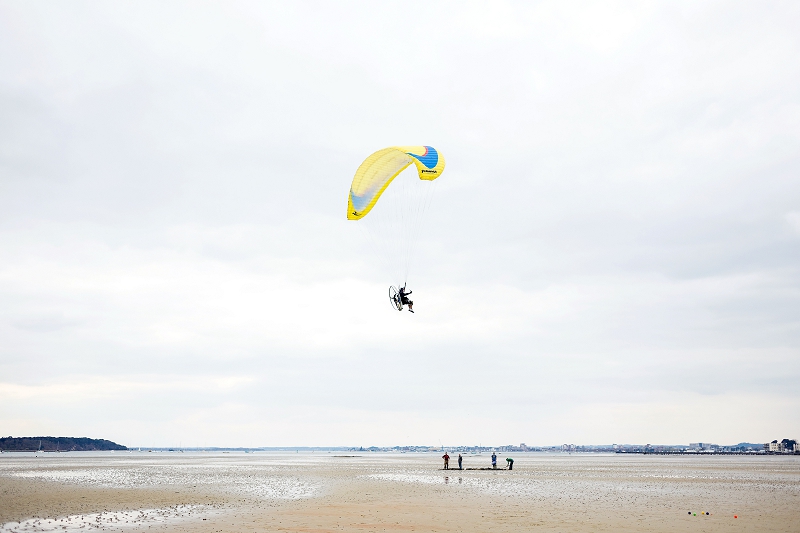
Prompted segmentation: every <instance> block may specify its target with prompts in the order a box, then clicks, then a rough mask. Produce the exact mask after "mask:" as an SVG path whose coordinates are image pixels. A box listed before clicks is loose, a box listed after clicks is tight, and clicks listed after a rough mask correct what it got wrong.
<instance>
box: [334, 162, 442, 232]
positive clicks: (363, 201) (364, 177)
mask: <svg viewBox="0 0 800 533" xmlns="http://www.w3.org/2000/svg"><path fill="white" fill-rule="evenodd" d="M412 163H414V164H415V165H416V167H417V173H418V174H419V179H421V180H427V181H433V180H435V179H436V178H438V177H439V176H441V174H442V171H443V170H444V157H442V156H441V154H439V152H437V151H436V149H435V148H433V147H432V146H392V147H389V148H384V149H383V150H378V151H377V152H375V153H374V154H372V155H371V156H369V157H368V158H366V159H365V160H364V162H363V163H361V166H359V167H358V170H356V175H355V177H353V183H352V184H351V185H350V194H349V195H348V197H347V219H348V220H359V219H361V218H363V217H365V216H366V215H367V214H368V213H369V212H370V211H371V210H372V208H373V207H375V204H376V203H377V202H378V199H379V198H380V197H381V195H382V194H383V192H384V191H385V190H386V188H387V187H388V186H389V185H390V184H391V183H392V180H394V178H396V177H397V175H398V174H400V173H401V172H402V171H403V170H405V169H406V168H407V167H408V166H409V165H411V164H412Z"/></svg>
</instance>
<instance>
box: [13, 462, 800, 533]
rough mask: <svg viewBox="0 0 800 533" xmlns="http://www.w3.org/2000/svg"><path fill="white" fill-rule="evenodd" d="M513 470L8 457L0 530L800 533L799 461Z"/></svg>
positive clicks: (519, 465)
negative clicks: (692, 532)
mask: <svg viewBox="0 0 800 533" xmlns="http://www.w3.org/2000/svg"><path fill="white" fill-rule="evenodd" d="M513 457H514V459H515V463H514V470H513V471H508V470H497V471H485V470H462V471H459V470H455V469H451V470H449V471H443V470H441V468H442V465H441V461H440V458H439V456H438V454H363V455H361V456H358V457H352V456H351V457H336V456H334V455H333V454H326V453H315V454H311V453H306V454H288V453H286V454H278V453H254V454H244V453H240V454H208V453H191V454H190V453H186V454H182V453H138V452H135V453H116V454H110V453H106V454H90V453H66V454H41V455H40V457H34V456H33V455H31V454H26V455H22V454H2V455H0V524H3V525H2V527H0V531H2V532H3V533H5V532H11V531H15V532H21V531H78V530H81V531H87V530H97V531H101V530H102V531H154V530H158V531H216V532H222V533H226V532H234V531H298V532H323V531H360V532H361V531H442V532H445V531H465V532H473V531H474V532H478V531H492V532H497V531H500V532H503V531H509V532H510V531H530V530H536V531H658V532H661V531H664V532H666V531H708V532H714V531H790V532H791V531H798V532H800V457H742V456H735V457H719V456H716V457H670V456H666V457H665V456H619V455H605V456H603V455H589V454H580V455H578V454H575V455H567V454H513ZM498 458H499V459H500V458H501V459H502V460H505V456H504V455H502V456H499V457H498ZM488 462H489V457H488V456H487V455H483V456H466V457H465V462H464V466H465V467H467V468H483V467H486V466H487V464H488ZM119 511H124V512H126V513H124V514H114V513H115V512H119ZM689 512H691V513H692V514H688V513H689ZM705 512H708V513H710V514H709V515H705V514H703V515H702V516H701V513H705ZM734 515H737V516H738V518H734ZM34 517H36V519H38V521H30V520H29V519H32V518H34ZM47 519H50V520H51V522H47ZM54 519H55V521H52V520H54ZM25 520H29V521H28V522H25ZM20 522H22V523H21V524H20Z"/></svg>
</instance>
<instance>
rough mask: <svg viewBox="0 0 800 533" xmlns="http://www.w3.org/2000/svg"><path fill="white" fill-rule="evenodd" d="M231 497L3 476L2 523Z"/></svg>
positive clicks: (218, 502) (218, 503)
mask: <svg viewBox="0 0 800 533" xmlns="http://www.w3.org/2000/svg"><path fill="white" fill-rule="evenodd" d="M227 503H228V498H226V497H224V496H220V495H216V494H208V493H204V492H200V491H195V490H193V489H192V488H191V487H177V488H169V489H166V488H165V489H113V488H95V487H85V486H81V485H74V484H62V483H58V482H53V481H43V480H40V479H28V478H19V477H9V476H0V525H2V524H6V523H8V522H22V521H24V520H27V519H29V518H59V517H63V516H69V515H88V514H93V513H102V512H113V511H136V510H140V509H163V508H168V507H175V506H179V505H182V506H197V505H203V506H209V507H210V508H212V509H217V508H224V507H225V506H226V505H227Z"/></svg>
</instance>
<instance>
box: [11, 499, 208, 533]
mask: <svg viewBox="0 0 800 533" xmlns="http://www.w3.org/2000/svg"><path fill="white" fill-rule="evenodd" d="M215 514H218V511H213V510H212V509H211V507H209V506H207V505H175V506H172V507H165V508H163V509H139V510H137V511H111V512H102V513H90V514H82V515H80V514H79V515H69V516H64V517H62V518H29V519H28V520H24V521H22V522H8V523H5V524H3V525H2V526H0V533H26V532H36V533H45V532H48V531H100V530H102V531H125V530H130V529H138V528H141V527H142V526H150V525H154V524H166V523H169V522H177V521H182V520H187V519H191V518H203V517H208V516H211V515H215Z"/></svg>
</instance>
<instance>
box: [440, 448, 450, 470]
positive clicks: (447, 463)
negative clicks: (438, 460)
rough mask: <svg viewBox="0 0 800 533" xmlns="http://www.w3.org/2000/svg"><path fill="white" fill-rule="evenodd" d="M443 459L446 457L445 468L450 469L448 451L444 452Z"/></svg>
mask: <svg viewBox="0 0 800 533" xmlns="http://www.w3.org/2000/svg"><path fill="white" fill-rule="evenodd" d="M442 459H444V469H445V470H450V456H449V455H447V452H444V455H443V456H442Z"/></svg>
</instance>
